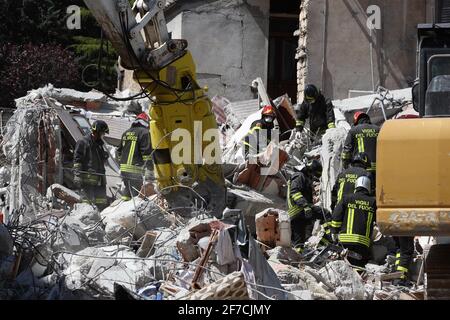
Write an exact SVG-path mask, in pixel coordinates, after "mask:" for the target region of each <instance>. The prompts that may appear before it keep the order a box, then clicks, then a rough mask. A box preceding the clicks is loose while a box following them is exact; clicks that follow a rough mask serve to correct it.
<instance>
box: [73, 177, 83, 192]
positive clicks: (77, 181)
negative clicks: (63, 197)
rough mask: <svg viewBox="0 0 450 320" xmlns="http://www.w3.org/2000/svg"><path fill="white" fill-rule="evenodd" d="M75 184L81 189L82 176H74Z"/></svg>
mask: <svg viewBox="0 0 450 320" xmlns="http://www.w3.org/2000/svg"><path fill="white" fill-rule="evenodd" d="M73 184H74V186H75V188H77V189H81V176H79V175H77V174H76V175H74V176H73Z"/></svg>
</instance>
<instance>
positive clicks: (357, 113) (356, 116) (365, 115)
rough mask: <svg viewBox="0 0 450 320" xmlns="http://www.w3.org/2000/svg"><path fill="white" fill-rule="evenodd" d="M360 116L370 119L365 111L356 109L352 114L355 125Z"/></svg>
mask: <svg viewBox="0 0 450 320" xmlns="http://www.w3.org/2000/svg"><path fill="white" fill-rule="evenodd" d="M362 118H367V119H370V117H369V115H368V114H367V113H365V112H361V111H358V112H356V113H355V114H354V115H353V124H354V125H355V126H356V125H357V124H358V122H359V120H361V119H362Z"/></svg>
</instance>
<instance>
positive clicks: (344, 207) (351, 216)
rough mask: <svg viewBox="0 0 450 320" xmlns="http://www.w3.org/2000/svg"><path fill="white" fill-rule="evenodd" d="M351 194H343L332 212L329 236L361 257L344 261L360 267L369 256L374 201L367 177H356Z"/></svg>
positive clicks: (365, 262)
mask: <svg viewBox="0 0 450 320" xmlns="http://www.w3.org/2000/svg"><path fill="white" fill-rule="evenodd" d="M355 188H356V191H355V193H354V194H349V195H345V196H344V197H343V199H342V201H341V202H339V203H338V204H337V206H336V208H335V209H334V211H333V219H332V221H331V228H332V237H333V240H334V241H335V242H337V241H339V242H340V243H341V244H342V245H343V246H344V247H345V248H346V249H348V250H350V251H353V252H355V253H357V254H359V255H360V256H361V259H356V258H353V257H348V261H349V262H350V263H351V264H352V265H354V266H358V267H364V266H365V265H366V264H367V262H368V261H369V257H370V251H369V248H370V245H371V243H370V241H371V240H370V239H371V237H372V232H373V227H374V222H375V221H376V209H377V208H376V201H375V197H373V196H371V195H370V193H371V182H370V178H369V177H366V176H362V177H359V178H358V179H357V180H356V184H355Z"/></svg>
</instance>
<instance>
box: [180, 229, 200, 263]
mask: <svg viewBox="0 0 450 320" xmlns="http://www.w3.org/2000/svg"><path fill="white" fill-rule="evenodd" d="M177 248H178V251H180V253H181V256H182V257H183V260H184V261H187V262H191V261H194V260H196V259H197V258H198V257H199V256H200V255H199V252H198V249H197V247H196V245H195V239H194V238H193V237H191V233H190V232H189V230H187V229H183V230H182V231H181V233H180V234H179V236H178V237H177Z"/></svg>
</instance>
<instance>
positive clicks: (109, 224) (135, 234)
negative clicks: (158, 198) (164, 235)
mask: <svg viewBox="0 0 450 320" xmlns="http://www.w3.org/2000/svg"><path fill="white" fill-rule="evenodd" d="M101 217H102V219H103V223H104V224H105V232H106V237H107V239H108V240H109V241H111V242H117V241H120V240H122V239H123V238H125V237H129V236H131V237H132V238H133V239H139V238H141V237H143V236H144V235H145V232H146V231H150V230H152V229H155V228H165V227H170V226H171V225H172V222H171V220H170V218H169V217H168V214H167V213H166V212H164V210H163V209H162V208H161V207H159V206H158V205H157V204H156V203H155V202H152V201H149V200H146V199H145V200H144V199H141V198H139V197H136V198H134V199H133V200H131V201H117V202H116V203H114V204H112V205H111V206H110V207H108V208H106V209H105V210H103V211H102V212H101Z"/></svg>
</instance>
